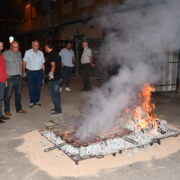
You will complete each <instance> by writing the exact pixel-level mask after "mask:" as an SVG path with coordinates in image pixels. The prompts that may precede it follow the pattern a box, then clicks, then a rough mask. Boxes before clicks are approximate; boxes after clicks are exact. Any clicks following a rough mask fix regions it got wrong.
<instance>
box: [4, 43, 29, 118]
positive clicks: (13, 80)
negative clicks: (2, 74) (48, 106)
mask: <svg viewBox="0 0 180 180" xmlns="http://www.w3.org/2000/svg"><path fill="white" fill-rule="evenodd" d="M3 56H4V59H5V62H6V70H7V83H8V86H7V87H6V89H5V98H4V106H5V110H4V111H5V112H4V113H5V115H6V116H12V113H11V111H10V99H11V95H12V92H13V91H14V93H15V107H16V112H17V113H26V112H27V111H25V110H23V109H22V105H21V93H22V82H21V80H22V79H21V75H22V56H21V52H20V51H19V43H18V42H17V41H13V42H12V43H11V46H10V49H9V50H7V51H5V52H4V53H3Z"/></svg>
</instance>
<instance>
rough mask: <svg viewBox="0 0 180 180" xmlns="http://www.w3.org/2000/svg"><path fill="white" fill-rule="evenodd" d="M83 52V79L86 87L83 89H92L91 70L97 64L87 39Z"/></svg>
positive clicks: (83, 44)
mask: <svg viewBox="0 0 180 180" xmlns="http://www.w3.org/2000/svg"><path fill="white" fill-rule="evenodd" d="M82 47H83V53H82V56H81V69H82V70H81V76H82V79H83V85H84V88H83V89H82V91H90V90H91V83H90V71H91V67H93V66H95V64H94V62H93V58H92V51H91V49H90V48H89V47H88V43H87V42H86V41H84V42H82Z"/></svg>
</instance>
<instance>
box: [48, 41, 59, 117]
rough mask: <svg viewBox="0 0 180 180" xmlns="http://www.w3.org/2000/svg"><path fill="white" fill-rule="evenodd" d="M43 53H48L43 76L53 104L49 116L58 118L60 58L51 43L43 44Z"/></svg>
mask: <svg viewBox="0 0 180 180" xmlns="http://www.w3.org/2000/svg"><path fill="white" fill-rule="evenodd" d="M45 51H46V52H47V53H48V58H47V61H46V63H45V76H46V81H47V85H48V88H49V90H50V94H51V99H52V102H53V104H54V108H53V109H51V111H52V113H51V115H52V116H59V115H62V111H61V98H60V91H59V89H60V79H61V73H60V70H61V57H60V56H59V55H58V54H57V53H56V52H55V51H54V49H53V45H52V43H51V42H48V43H46V44H45Z"/></svg>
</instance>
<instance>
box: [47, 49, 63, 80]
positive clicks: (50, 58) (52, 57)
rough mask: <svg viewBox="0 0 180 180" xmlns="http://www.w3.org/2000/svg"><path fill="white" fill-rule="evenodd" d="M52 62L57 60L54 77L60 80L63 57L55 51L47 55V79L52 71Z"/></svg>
mask: <svg viewBox="0 0 180 180" xmlns="http://www.w3.org/2000/svg"><path fill="white" fill-rule="evenodd" d="M51 62H55V71H54V79H53V80H59V79H60V78H61V57H60V56H59V55H58V53H56V52H55V51H51V52H50V53H49V55H48V57H47V61H46V63H45V75H46V79H47V77H48V75H49V72H50V71H51Z"/></svg>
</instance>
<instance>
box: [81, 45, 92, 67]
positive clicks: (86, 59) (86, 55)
mask: <svg viewBox="0 0 180 180" xmlns="http://www.w3.org/2000/svg"><path fill="white" fill-rule="evenodd" d="M91 57H92V51H91V49H90V48H84V50H83V53H82V57H81V64H89V63H91V59H90V58H91Z"/></svg>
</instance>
